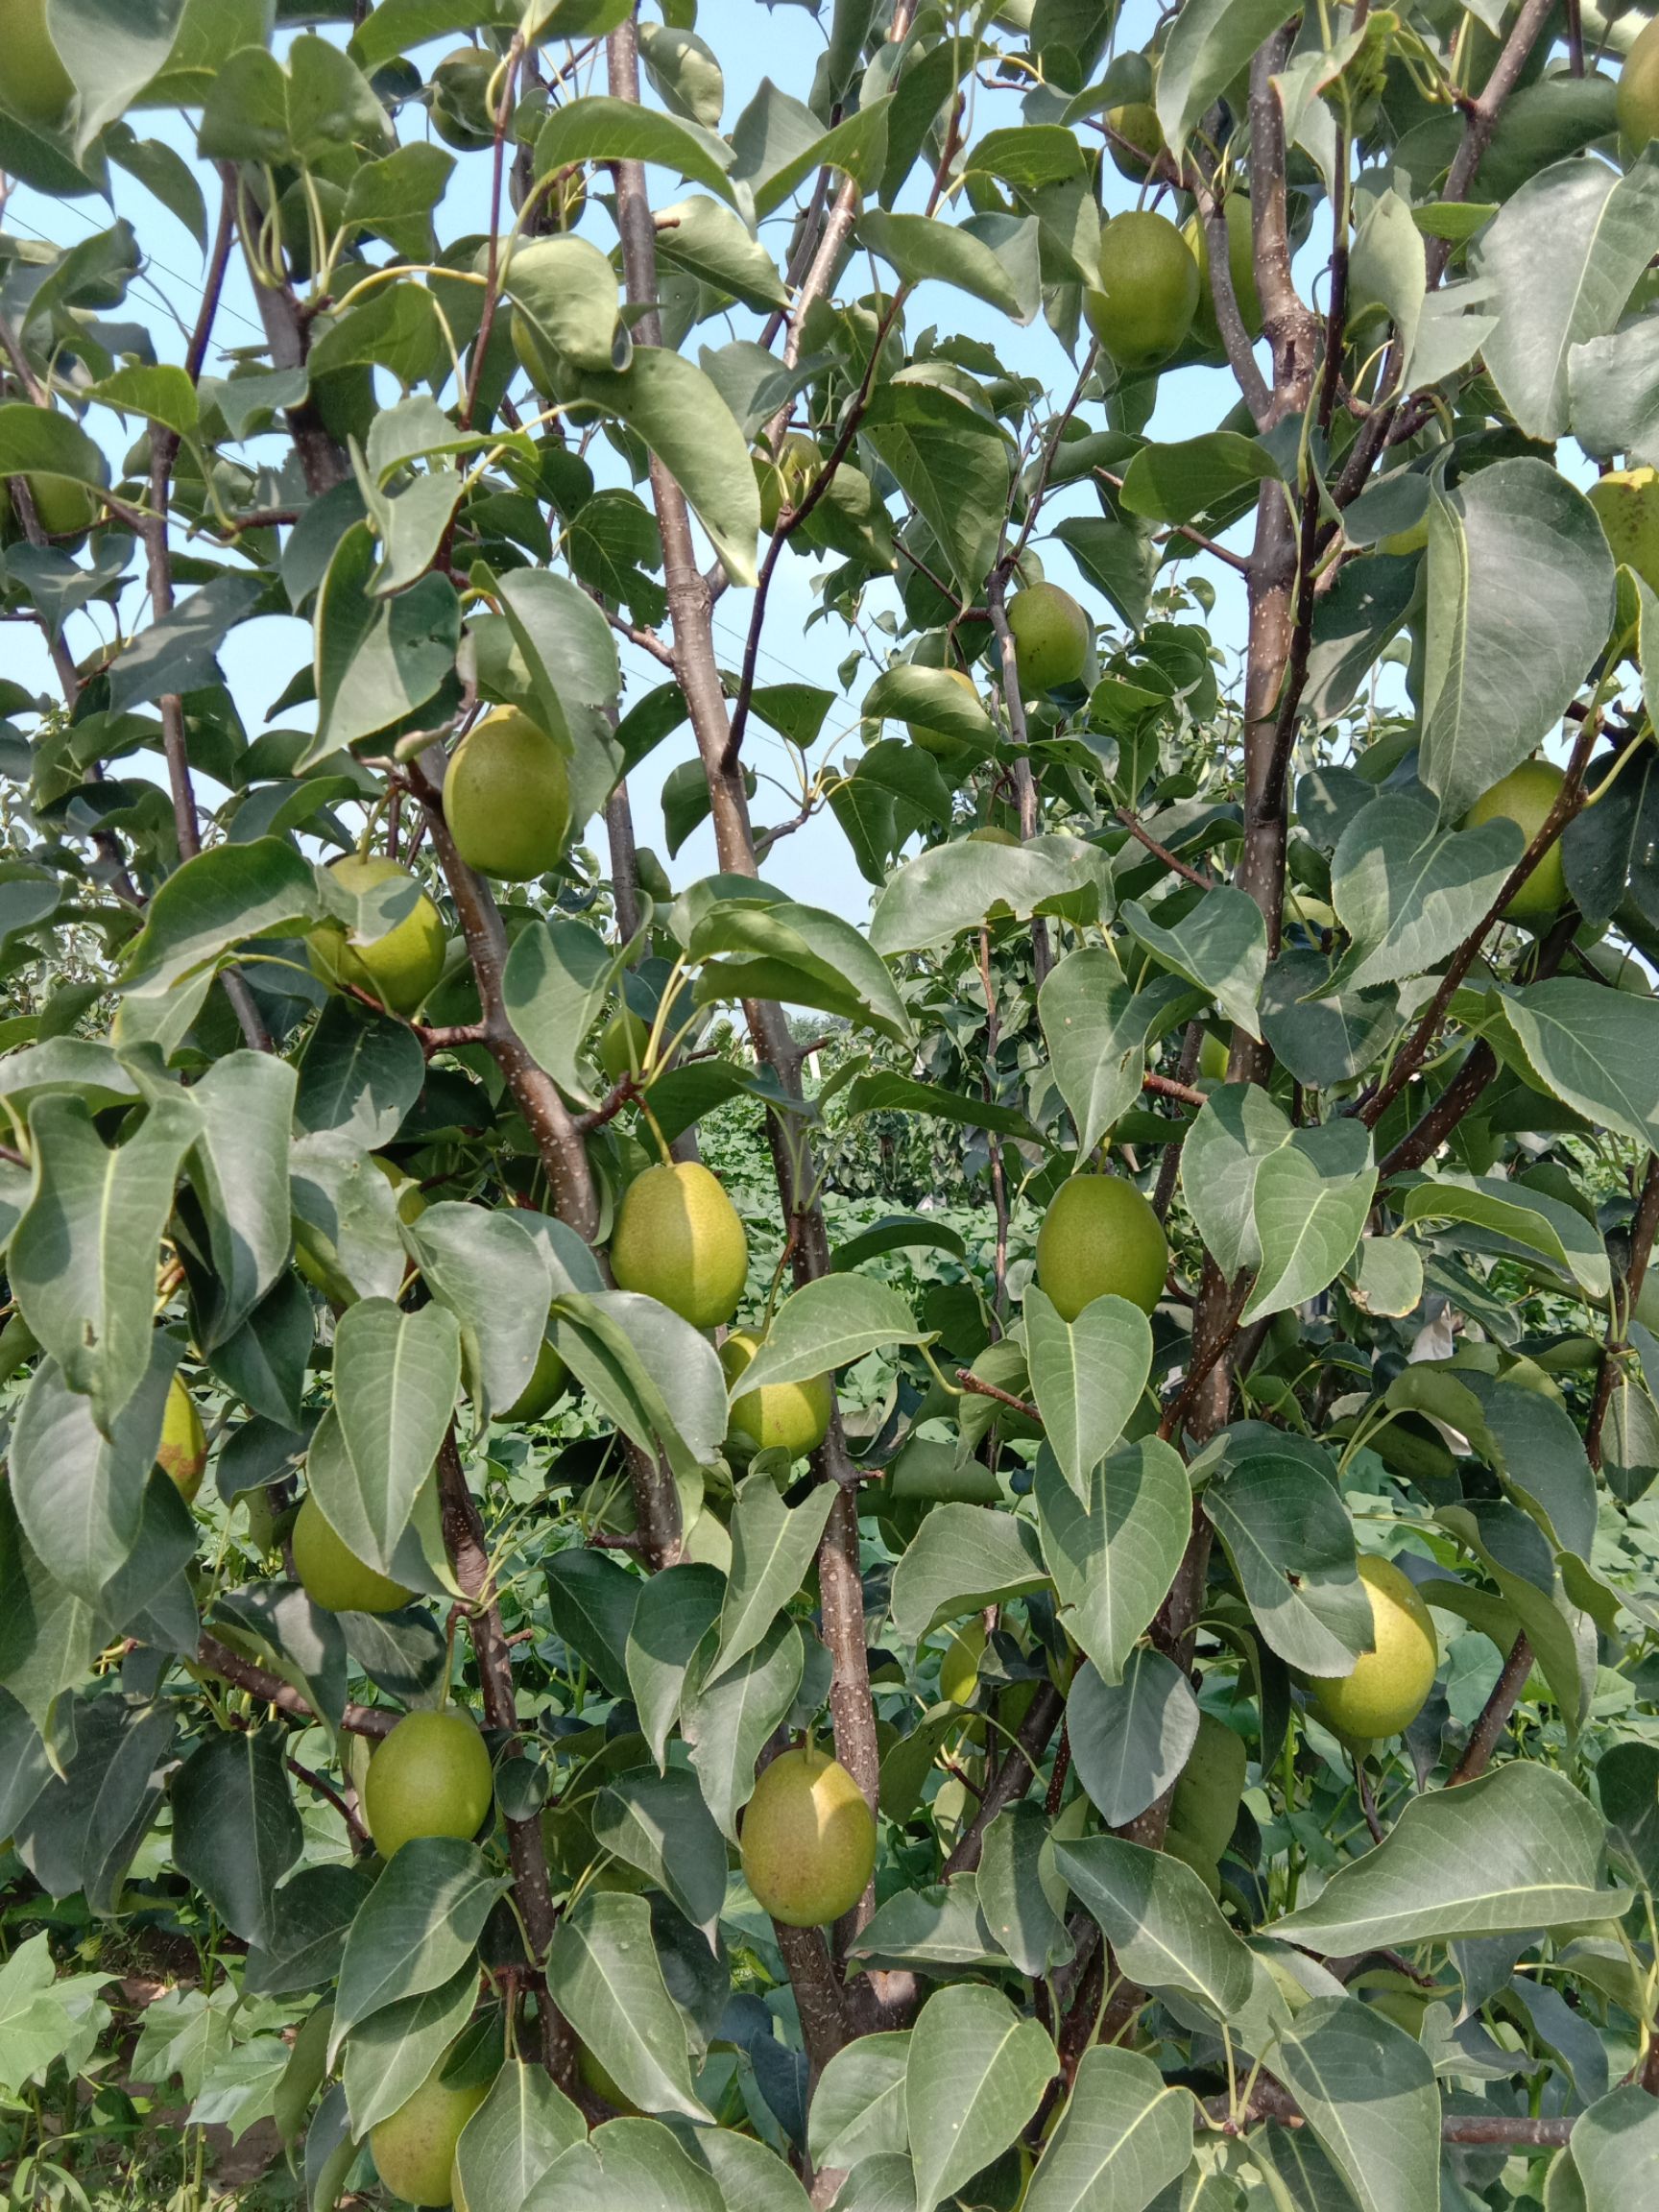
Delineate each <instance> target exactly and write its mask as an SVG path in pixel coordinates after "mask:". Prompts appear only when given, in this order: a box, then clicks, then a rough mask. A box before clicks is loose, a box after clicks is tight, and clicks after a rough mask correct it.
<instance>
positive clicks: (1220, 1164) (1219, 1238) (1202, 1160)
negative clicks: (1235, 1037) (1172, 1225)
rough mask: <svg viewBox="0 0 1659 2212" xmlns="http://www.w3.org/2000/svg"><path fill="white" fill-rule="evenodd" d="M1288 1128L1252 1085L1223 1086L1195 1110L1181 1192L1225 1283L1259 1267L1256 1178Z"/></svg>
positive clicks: (1280, 1145) (1183, 1162)
mask: <svg viewBox="0 0 1659 2212" xmlns="http://www.w3.org/2000/svg"><path fill="white" fill-rule="evenodd" d="M1290 1133H1291V1125H1290V1122H1289V1120H1288V1119H1287V1118H1286V1116H1285V1115H1284V1114H1283V1113H1281V1112H1280V1110H1279V1108H1278V1107H1277V1106H1275V1105H1274V1103H1273V1101H1272V1099H1271V1098H1270V1097H1269V1096H1268V1095H1267V1094H1266V1092H1265V1091H1263V1090H1261V1089H1259V1088H1258V1087H1257V1086H1256V1085H1255V1084H1254V1083H1225V1084H1223V1085H1222V1086H1221V1088H1220V1089H1219V1090H1218V1091H1213V1092H1212V1093H1211V1094H1210V1096H1209V1097H1208V1098H1207V1099H1206V1100H1205V1102H1204V1104H1203V1105H1202V1106H1201V1107H1200V1108H1199V1109H1198V1118H1197V1119H1196V1120H1195V1121H1194V1122H1193V1124H1192V1126H1191V1128H1190V1129H1189V1130H1188V1132H1187V1139H1186V1142H1185V1143H1184V1144H1183V1145H1182V1147H1181V1190H1182V1194H1183V1196H1184V1197H1185V1198H1186V1201H1187V1209H1188V1212H1189V1213H1190V1214H1191V1216H1192V1219H1193V1221H1194V1222H1195V1223H1196V1225H1197V1229H1198V1234H1199V1235H1200V1236H1201V1237H1202V1238H1203V1239H1204V1243H1205V1246H1206V1248H1207V1249H1208V1250H1209V1252H1210V1253H1211V1254H1212V1256H1213V1257H1214V1262H1215V1264H1216V1266H1217V1267H1219V1268H1220V1270H1221V1272H1222V1274H1223V1275H1224V1276H1226V1277H1227V1278H1228V1279H1229V1281H1231V1279H1232V1278H1233V1277H1234V1276H1235V1275H1237V1274H1238V1272H1239V1270H1240V1269H1241V1268H1245V1267H1250V1268H1259V1267H1260V1266H1261V1264H1262V1240H1261V1238H1260V1237H1259V1236H1258V1234H1257V1230H1256V1177H1257V1175H1258V1173H1259V1172H1260V1169H1261V1166H1262V1162H1263V1161H1264V1160H1266V1159H1268V1158H1270V1157H1271V1156H1272V1155H1273V1154H1274V1153H1276V1152H1279V1151H1282V1150H1283V1148H1284V1147H1285V1145H1286V1144H1287V1143H1288V1142H1289V1141H1290Z"/></svg>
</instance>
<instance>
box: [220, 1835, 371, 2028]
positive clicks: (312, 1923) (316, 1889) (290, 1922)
mask: <svg viewBox="0 0 1659 2212" xmlns="http://www.w3.org/2000/svg"><path fill="white" fill-rule="evenodd" d="M372 1887H373V1880H372V1877H371V1875H370V1872H369V1869H368V1867H367V1866H366V1865H364V1864H363V1863H362V1862H361V1861H356V1862H354V1863H352V1864H350V1865H349V1866H302V1867H301V1869H300V1871H299V1873H297V1874H295V1875H294V1876H293V1877H292V1878H291V1879H290V1880H289V1881H287V1882H285V1883H284V1884H283V1885H282V1887H281V1889H280V1890H279V1891H278V1892H277V1895H276V1900H275V1902H274V1905H273V1910H272V1930H271V1939H270V1941H269V1942H268V1943H267V1944H265V1945H263V1946H262V1947H260V1948H259V1949H256V1950H253V1951H251V1952H250V1953H249V1956H248V1972H247V1977H246V1980H245V1982H244V1984H243V1986H244V1988H245V1989H246V1990H247V1991H248V1993H249V1995H250V1996H288V1995H292V1994H294V1993H296V1992H300V1991H306V1990H310V1989H313V1988H315V1987H316V1986H317V1984H320V1983H324V1982H331V1981H332V1980H333V1979H334V1976H335V1974H336V1973H337V1972H338V1971H339V1967H340V1957H341V1953H342V1952H343V1951H344V1949H345V1946H346V1934H347V1931H348V1929H349V1927H350V1925H351V1923H352V1921H353V1920H354V1919H355V1918H356V1916H357V1908H358V1907H359V1906H360V1905H361V1904H362V1903H363V1901H364V1899H365V1898H366V1897H367V1896H368V1894H369V1891H370V1890H371V1888H372Z"/></svg>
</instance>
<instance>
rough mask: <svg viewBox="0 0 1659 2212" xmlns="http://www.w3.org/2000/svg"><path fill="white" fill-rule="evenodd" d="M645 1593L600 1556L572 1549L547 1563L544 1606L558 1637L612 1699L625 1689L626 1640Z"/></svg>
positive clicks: (614, 1563) (621, 1569)
mask: <svg viewBox="0 0 1659 2212" xmlns="http://www.w3.org/2000/svg"><path fill="white" fill-rule="evenodd" d="M644 1587H645V1586H644V1585H643V1584H641V1582H640V1581H639V1579H638V1577H637V1575H630V1574H629V1573H628V1571H627V1569H626V1568H625V1567H623V1566H621V1565H620V1564H619V1563H618V1562H617V1561H616V1560H614V1559H608V1558H607V1557H606V1555H605V1553H604V1552H603V1551H588V1550H585V1549H583V1548H581V1547H579V1546H572V1547H571V1548H570V1549H569V1550H568V1551H558V1552H555V1553H554V1555H553V1557H552V1558H551V1559H549V1560H548V1562H547V1595H548V1601H549V1604H550V1606H551V1608H552V1612H553V1616H554V1618H555V1619H556V1620H557V1621H558V1623H559V1630H560V1634H561V1635H562V1636H563V1637H564V1638H565V1642H566V1643H567V1644H569V1645H570V1646H571V1647H572V1648H573V1649H574V1650H575V1651H577V1652H578V1653H579V1654H580V1655H581V1657H583V1658H584V1659H586V1660H587V1661H588V1664H589V1666H590V1667H591V1668H592V1669H593V1671H594V1672H595V1673H596V1674H597V1675H598V1677H599V1679H600V1681H601V1682H603V1683H604V1685H605V1687H606V1689H608V1690H609V1691H610V1692H611V1694H612V1695H613V1696H616V1697H620V1696H622V1695H624V1694H625V1693H626V1690H627V1687H628V1661H627V1650H628V1639H629V1636H630V1634H631V1633H632V1630H633V1624H634V1614H635V1610H636V1608H637V1605H638V1602H639V1599H640V1596H641V1592H642V1590H643V1588H644Z"/></svg>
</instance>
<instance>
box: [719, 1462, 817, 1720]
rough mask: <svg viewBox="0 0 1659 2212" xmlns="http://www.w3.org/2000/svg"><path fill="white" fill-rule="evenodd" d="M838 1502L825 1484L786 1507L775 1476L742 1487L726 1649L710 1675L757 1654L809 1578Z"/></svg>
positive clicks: (724, 1609)
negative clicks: (801, 1499) (752, 1653)
mask: <svg viewBox="0 0 1659 2212" xmlns="http://www.w3.org/2000/svg"><path fill="white" fill-rule="evenodd" d="M833 1503H834V1487H833V1485H832V1484H830V1483H828V1482H821V1483H820V1484H819V1485H818V1486H817V1488H816V1489H815V1490H814V1491H813V1492H812V1493H811V1495H810V1496H809V1497H807V1498H805V1499H804V1500H803V1501H802V1503H800V1504H799V1505H793V1506H790V1505H785V1504H784V1503H783V1501H782V1499H781V1497H780V1496H779V1494H778V1485H777V1483H776V1482H774V1481H773V1479H772V1478H771V1476H770V1475H764V1474H762V1475H751V1476H749V1477H748V1478H747V1479H746V1480H744V1481H743V1482H741V1483H739V1485H738V1488H737V1497H736V1503H734V1505H733V1510H732V1569H731V1574H730V1575H729V1577H728V1579H727V1583H726V1597H725V1601H724V1603H723V1604H722V1606H721V1609H720V1647H719V1650H718V1651H717V1652H716V1654H715V1658H714V1664H713V1666H712V1667H710V1668H709V1671H708V1673H707V1674H706V1675H705V1676H704V1678H703V1681H704V1687H705V1688H706V1689H707V1688H708V1686H709V1684H710V1683H713V1682H717V1681H718V1680H719V1679H720V1677H721V1675H722V1674H724V1673H726V1672H727V1671H728V1670H729V1669H730V1668H732V1667H733V1666H734V1665H735V1664H736V1662H737V1661H738V1660H739V1659H742V1658H744V1657H745V1656H746V1655H747V1654H748V1653H749V1652H751V1651H753V1650H754V1648H755V1647H756V1645H757V1644H758V1643H759V1641H760V1639H761V1637H762V1636H764V1635H765V1633H766V1631H767V1629H768V1628H770V1627H771V1625H772V1623H773V1622H774V1621H775V1620H776V1619H777V1617H778V1615H779V1613H781V1611H782V1609H783V1607H784V1606H785V1605H786V1604H787V1603H788V1602H789V1600H790V1599H791V1598H793V1597H794V1596H795V1594H796V1593H797V1591H799V1589H800V1588H801V1585H802V1583H803V1582H804V1581H805V1578H806V1571H807V1569H808V1568H809V1567H810V1566H811V1564H812V1561H813V1558H814V1557H815V1555H816V1553H817V1550H818V1540H819V1538H820V1537H821V1536H822V1535H823V1533H824V1524H825V1522H826V1521H827V1520H828V1519H829V1508H830V1506H831V1505H832V1504H833Z"/></svg>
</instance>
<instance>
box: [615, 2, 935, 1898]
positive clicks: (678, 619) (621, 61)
mask: <svg viewBox="0 0 1659 2212" xmlns="http://www.w3.org/2000/svg"><path fill="white" fill-rule="evenodd" d="M907 4H908V0H900V13H901V14H903V13H904V12H905V11H906V8H907ZM606 53H607V60H608V64H609V75H610V89H611V94H612V97H613V99H619V100H624V101H627V102H629V103H630V104H631V105H637V104H638V100H639V56H638V41H637V32H636V29H635V25H634V23H633V21H632V19H630V20H629V21H628V22H627V23H625V24H623V25H621V26H620V27H619V28H618V29H617V30H615V31H613V33H612V34H611V36H610V37H609V39H608V40H607V42H606ZM613 175H614V177H615V181H616V207H617V227H618V228H619V230H620V232H621V236H622V255H623V269H624V275H625V278H626V288H627V296H628V298H629V300H630V301H632V302H634V303H636V304H644V303H646V302H648V301H652V300H654V299H655V297H656V284H657V247H656V229H655V226H654V225H653V223H652V220H651V209H650V203H649V201H648V199H647V197H646V191H645V176H644V171H643V169H642V168H641V167H640V165H639V164H638V163H637V162H627V161H619V162H617V163H615V164H614V167H613ZM808 281H810V279H808ZM635 327H636V332H637V335H638V336H639V337H640V338H641V339H642V340H643V342H644V343H646V344H650V343H652V342H653V337H654V336H660V335H661V333H660V330H659V328H658V325H657V319H656V316H655V313H654V312H653V311H650V310H649V309H648V310H647V312H646V313H644V314H642V315H641V316H640V317H639V318H638V320H637V324H636V326H635ZM651 491H652V498H653V501H654V504H655V506H656V510H657V523H658V528H659V530H660V532H661V539H662V565H663V576H664V583H665V586H666V589H667V594H668V609H669V617H670V621H671V624H672V630H673V638H674V665H675V673H676V675H677V676H678V678H679V681H680V685H681V688H682V689H683V690H684V691H685V703H686V709H687V711H688V712H689V714H690V718H691V727H692V731H693V733H694V734H695V736H696V739H697V749H698V753H699V755H700V757H701V758H702V761H703V771H704V774H705V776H706V777H707V779H708V781H709V799H710V802H711V814H712V820H713V827H714V839H715V849H716V851H717V853H718V854H719V860H720V866H721V867H722V869H724V870H725V871H726V872H727V873H728V874H732V875H740V876H750V877H753V876H754V875H755V874H756V872H757V871H756V860H755V836H754V829H753V826H752V824H751V822H750V819H749V802H748V796H747V794H746V792H745V791H744V788H743V775H742V769H741V767H740V765H739V764H738V763H737V762H736V761H734V760H731V759H730V758H729V751H730V738H731V727H730V724H729V722H728V720H727V714H726V701H725V696H724V693H723V691H722V688H721V684H720V672H719V665H718V662H717V661H716V658H715V653H714V633H713V625H712V619H711V611H712V598H711V592H710V587H709V582H708V580H707V579H706V578H705V577H704V576H703V575H701V574H700V572H699V570H698V568H697V564H696V560H695V556H694V552H693V547H692V541H691V526H690V519H689V515H688V512H687V509H686V505H685V493H683V492H682V491H681V489H680V487H679V485H678V483H677V482H676V481H675V479H674V478H673V476H672V475H671V474H670V473H669V472H668V470H667V469H663V468H662V467H661V465H660V464H659V463H658V462H657V461H656V460H655V459H654V460H653V462H652V465H651ZM743 1009H744V1016H745V1019H746V1021H747V1022H748V1025H749V1032H750V1036H751V1038H752V1040H753V1042H754V1046H755V1051H756V1056H757V1059H758V1060H760V1061H762V1062H764V1063H765V1064H766V1065H767V1066H768V1067H769V1068H770V1069H771V1070H772V1071H773V1073H774V1075H775V1076H776V1077H777V1078H778V1082H779V1084H780V1086H781V1089H782V1090H783V1091H784V1092H785V1093H787V1094H789V1095H790V1096H792V1097H794V1098H800V1097H801V1096H802V1095H803V1093H802V1087H801V1054H800V1052H799V1051H798V1050H797V1048H796V1046H795V1045H794V1042H793V1040H792V1039H791V1037H790V1034H789V1026H788V1023H787V1022H786V1021H785V1019H784V1016H783V1010H782V1008H781V1007H780V1006H778V1005H776V1004H774V1003H772V1002H771V1001H769V1000H764V999H755V998H747V999H745V1000H744V1001H743ZM766 1133H767V1139H768V1142H769V1143H770V1146H771V1150H772V1163H773V1170H774V1173H775V1175H776V1178H777V1183H778V1194H779V1200H780V1204H781V1209H782V1214H783V1220H784V1226H785V1232H786V1237H787V1241H788V1249H789V1252H790V1264H791V1269H792V1272H793V1275H794V1279H795V1281H796V1282H797V1283H806V1282H813V1281H815V1280H817V1278H818V1277H820V1276H822V1275H826V1274H828V1273H829V1232H828V1230H827V1228H826V1226H825V1222H824V1214H823V1211H822V1209H821V1207H820V1206H819V1204H818V1200H817V1196H816V1190H817V1171H816V1168H815V1166H814V1165H813V1161H812V1155H811V1148H810V1146H809V1144H808V1142H807V1141H806V1137H805V1129H804V1128H803V1127H802V1126H801V1125H800V1122H799V1118H785V1117H782V1116H780V1115H779V1114H777V1113H773V1112H769V1113H768V1115H767V1120H766ZM812 1470H813V1474H814V1476H815V1478H816V1479H818V1480H819V1481H829V1482H834V1483H835V1484H836V1489H837V1494H836V1497H835V1501H834V1503H833V1504H832V1506H831V1508H830V1512H829V1521H828V1523H827V1524H826V1526H825V1530H824V1536H823V1540H822V1542H821V1544H820V1546H819V1551H818V1585H819V1594H820V1602H821V1615H822V1620H823V1623H824V1636H825V1642H826V1644H827V1645H828V1647H829V1654H830V1659H831V1663H832V1672H831V1676H830V1687H829V1706H830V1714H831V1717H832V1719H833V1722H834V1733H835V1755H836V1757H837V1759H839V1761H840V1762H841V1764H842V1765H843V1766H844V1767H846V1768H847V1770H848V1772H849V1773H850V1774H852V1776H853V1778H854V1781H855V1782H856V1783H857V1785H858V1788H859V1790H860V1791H861V1792H862V1794H863V1796H864V1798H865V1800H866V1802H867V1803H868V1804H869V1806H870V1808H871V1810H872V1812H874V1811H875V1810H876V1808H877V1804H878V1792H879V1786H880V1758H879V1752H878V1745H877V1741H876V1713H875V1706H874V1704H873V1702H872V1699H871V1696H870V1660H869V1650H868V1647H867V1645H866V1642H865V1633H864V1586H863V1579H862V1575H861V1572H860V1566H859V1557H858V1515H857V1502H856V1497H855V1485H856V1480H857V1478H856V1474H855V1472H854V1468H853V1466H852V1463H851V1460H850V1458H849V1455H848V1452H847V1444H846V1437H845V1434H844V1432H843V1431H842V1428H841V1416H840V1411H839V1408H838V1407H834V1406H833V1405H832V1407H831V1411H830V1420H829V1433H828V1435H827V1436H826V1438H825V1440H824V1442H823V1443H822V1444H821V1445H820V1446H819V1447H818V1449H817V1451H816V1452H814V1453H813V1455H812ZM874 1909H875V1892H874V1887H873V1886H872V1887H871V1888H870V1889H869V1890H867V1891H866V1893H865V1897H864V1900H863V1902H862V1904H861V1905H860V1906H859V1907H857V1908H856V1909H855V1911H854V1914H853V1915H851V1916H850V1917H851V1919H852V1921H853V1922H854V1923H856V1924H858V1925H862V1922H863V1920H864V1919H867V1918H868V1916H869V1914H870V1912H871V1911H874ZM846 1926H847V1923H846V1922H844V1923H843V1924H842V1928H843V1931H844V1930H845V1928H846Z"/></svg>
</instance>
